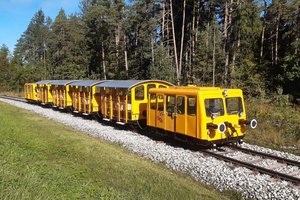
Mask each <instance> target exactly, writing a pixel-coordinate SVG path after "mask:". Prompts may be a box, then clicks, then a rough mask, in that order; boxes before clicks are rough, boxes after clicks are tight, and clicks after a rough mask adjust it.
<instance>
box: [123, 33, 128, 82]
mask: <svg viewBox="0 0 300 200" xmlns="http://www.w3.org/2000/svg"><path fill="white" fill-rule="evenodd" d="M124 59H125V70H126V78H128V60H127V38H126V34H124Z"/></svg>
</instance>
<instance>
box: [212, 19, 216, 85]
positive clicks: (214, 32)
mask: <svg viewBox="0 0 300 200" xmlns="http://www.w3.org/2000/svg"><path fill="white" fill-rule="evenodd" d="M215 55H216V27H215V22H214V25H213V87H215V70H216V57H215Z"/></svg>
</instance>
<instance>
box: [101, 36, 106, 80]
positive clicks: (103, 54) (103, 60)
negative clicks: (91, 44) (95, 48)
mask: <svg viewBox="0 0 300 200" xmlns="http://www.w3.org/2000/svg"><path fill="white" fill-rule="evenodd" d="M101 49H102V67H103V78H104V80H106V66H105V52H104V45H103V42H102V43H101Z"/></svg>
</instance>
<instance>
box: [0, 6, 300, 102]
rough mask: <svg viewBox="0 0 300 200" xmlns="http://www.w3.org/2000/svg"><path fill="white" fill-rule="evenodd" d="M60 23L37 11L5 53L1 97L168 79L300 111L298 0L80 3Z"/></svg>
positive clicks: (1, 54) (1, 52)
mask: <svg viewBox="0 0 300 200" xmlns="http://www.w3.org/2000/svg"><path fill="white" fill-rule="evenodd" d="M78 6H79V7H80V12H79V13H73V14H72V15H69V16H67V15H66V13H65V11H64V10H63V9H61V10H60V11H59V13H58V14H57V16H56V17H55V19H51V18H50V17H47V16H45V14H44V12H43V10H38V11H37V12H36V13H35V14H34V16H33V17H32V19H31V21H30V22H29V24H28V27H27V29H26V30H24V32H23V34H22V36H21V37H20V38H19V40H18V42H17V44H16V46H15V49H14V51H13V52H9V49H8V48H7V46H5V44H3V45H2V46H1V47H0V71H1V73H0V90H1V91H21V90H22V88H23V84H24V83H25V82H35V81H38V80H41V79H99V80H104V79H161V80H166V81H170V82H172V83H175V84H180V85H186V84H196V85H199V86H218V87H227V88H242V89H243V91H244V94H245V96H246V97H257V98H260V97H263V98H264V97H268V96H272V95H275V96H276V95H288V97H289V101H290V102H293V103H297V102H298V103H300V1H299V0H181V1H176V0H130V1H124V0H82V1H81V2H80V5H78Z"/></svg>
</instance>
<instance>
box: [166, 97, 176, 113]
mask: <svg viewBox="0 0 300 200" xmlns="http://www.w3.org/2000/svg"><path fill="white" fill-rule="evenodd" d="M174 109H175V97H174V96H167V112H168V113H174Z"/></svg>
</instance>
